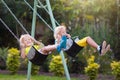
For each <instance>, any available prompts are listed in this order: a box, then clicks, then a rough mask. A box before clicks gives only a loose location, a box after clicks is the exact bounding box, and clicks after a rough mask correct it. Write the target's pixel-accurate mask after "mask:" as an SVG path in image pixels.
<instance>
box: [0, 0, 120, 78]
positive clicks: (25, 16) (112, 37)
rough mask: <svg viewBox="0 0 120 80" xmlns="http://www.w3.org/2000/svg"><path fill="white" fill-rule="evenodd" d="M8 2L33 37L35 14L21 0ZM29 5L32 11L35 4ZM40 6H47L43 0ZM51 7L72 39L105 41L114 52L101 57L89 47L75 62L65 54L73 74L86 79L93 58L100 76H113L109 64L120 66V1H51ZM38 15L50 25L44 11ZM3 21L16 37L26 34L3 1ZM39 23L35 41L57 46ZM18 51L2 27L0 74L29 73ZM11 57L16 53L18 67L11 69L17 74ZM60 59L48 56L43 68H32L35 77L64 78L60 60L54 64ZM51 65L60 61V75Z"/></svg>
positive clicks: (11, 38)
mask: <svg viewBox="0 0 120 80" xmlns="http://www.w3.org/2000/svg"><path fill="white" fill-rule="evenodd" d="M5 2H6V3H7V4H8V6H9V7H10V9H11V10H12V11H13V13H14V14H15V15H16V17H17V18H18V19H19V20H20V22H21V23H22V24H23V25H24V26H25V28H26V29H27V31H28V32H29V33H30V32H31V25H32V16H33V11H32V10H31V9H30V8H29V7H28V6H27V5H26V3H25V2H24V1H21V0H5ZM28 2H29V3H30V4H31V6H32V7H33V5H34V1H33V0H29V1H28ZM41 2H42V3H43V4H46V2H45V1H44V0H41ZM50 3H51V7H52V11H53V15H54V18H55V19H56V20H57V21H58V23H60V24H65V25H66V27H67V30H68V33H70V34H71V36H72V38H73V39H74V38H75V37H79V38H83V37H85V36H91V37H92V38H93V39H94V40H95V41H96V42H97V43H98V44H101V43H102V41H103V40H106V41H107V43H109V44H110V45H111V49H112V51H109V52H108V53H107V54H106V55H105V56H99V55H98V54H96V53H98V52H97V51H96V50H95V49H93V48H91V47H89V46H88V47H85V48H84V49H83V50H82V51H81V52H79V53H78V55H77V56H76V57H75V58H71V57H69V56H68V55H66V54H65V53H64V54H65V57H66V61H67V65H68V69H69V72H70V74H73V73H75V74H79V75H81V74H82V75H85V74H86V73H85V71H84V69H85V67H86V66H87V59H88V58H89V57H90V56H91V55H94V56H95V61H94V62H95V63H97V64H99V65H100V68H99V70H98V73H99V74H103V75H111V76H112V75H113V74H112V69H111V65H110V64H111V63H112V61H118V62H119V60H120V0H50ZM37 12H38V13H39V14H40V15H41V16H42V17H43V18H44V19H45V20H46V21H47V23H48V24H50V25H51V21H50V18H49V15H48V14H47V13H46V11H45V10H44V9H43V8H38V9H37ZM0 18H1V19H3V20H4V21H5V22H6V24H7V25H8V26H9V27H10V29H11V30H12V31H13V32H14V33H15V34H16V35H17V37H20V35H21V34H24V33H25V32H24V31H23V30H22V29H21V27H20V25H19V24H18V23H17V21H16V20H15V19H14V18H13V16H12V15H11V14H10V13H9V11H8V10H7V8H6V7H5V6H4V5H3V3H2V1H0ZM36 21H37V22H36V31H35V39H37V40H39V41H40V40H42V42H43V43H44V44H45V45H48V44H54V38H53V32H52V31H51V30H50V29H49V28H48V27H47V26H46V25H45V24H44V23H43V22H42V21H41V20H40V19H39V18H38V17H37V19H36ZM51 26H52V25H51ZM19 50H20V47H19V43H18V42H17V40H16V39H15V38H14V37H13V36H12V35H11V33H10V32H9V31H8V30H7V29H6V28H5V27H4V25H3V24H2V23H0V73H1V72H2V71H5V70H8V71H9V70H10V73H12V74H14V73H17V71H26V70H27V59H25V60H24V59H21V58H20V52H19ZM14 51H15V52H14ZM9 53H15V55H14V56H15V58H16V59H14V60H13V61H14V62H15V63H13V64H12V65H16V64H17V66H16V67H17V68H16V70H15V68H14V67H11V63H10V64H9V58H10V57H9V55H8V54H9ZM17 54H18V55H17ZM58 55H59V54H58V53H57V52H55V51H54V52H53V53H52V54H51V55H49V57H48V58H47V60H46V62H45V64H44V65H42V66H40V67H39V66H35V65H33V67H32V70H33V72H32V74H38V73H39V72H45V73H51V72H52V73H55V72H57V71H58V72H60V73H55V75H57V76H62V75H63V74H64V70H63V66H62V64H60V62H59V59H58V61H57V60H56V59H55V60H53V59H54V58H55V57H56V56H58ZM10 60H11V58H10ZM51 61H53V63H54V61H57V63H55V65H59V66H58V67H57V71H55V70H53V69H51V67H50V63H51ZM59 67H60V68H59ZM10 68H13V69H14V70H15V71H14V70H13V69H12V72H11V69H10ZM52 68H53V67H52ZM55 68H56V67H55ZM59 69H60V70H59ZM52 70H53V71H52ZM61 71H62V72H61ZM8 73H9V72H8Z"/></svg>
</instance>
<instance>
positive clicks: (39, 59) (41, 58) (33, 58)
mask: <svg viewBox="0 0 120 80" xmlns="http://www.w3.org/2000/svg"><path fill="white" fill-rule="evenodd" d="M47 56H48V55H44V54H42V53H40V52H38V50H36V49H35V47H33V46H32V47H31V49H30V51H29V53H28V55H27V58H28V59H29V61H30V62H32V63H33V64H35V65H39V66H40V65H42V64H43V63H44V62H45V60H46V58H47Z"/></svg>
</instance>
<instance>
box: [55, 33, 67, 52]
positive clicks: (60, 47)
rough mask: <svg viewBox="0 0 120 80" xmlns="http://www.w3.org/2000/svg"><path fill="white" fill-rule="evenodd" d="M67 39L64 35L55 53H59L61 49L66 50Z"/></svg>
mask: <svg viewBox="0 0 120 80" xmlns="http://www.w3.org/2000/svg"><path fill="white" fill-rule="evenodd" d="M66 42H67V37H66V36H65V35H64V36H62V38H61V40H60V44H59V45H58V46H57V51H58V52H60V51H61V50H62V49H63V48H66Z"/></svg>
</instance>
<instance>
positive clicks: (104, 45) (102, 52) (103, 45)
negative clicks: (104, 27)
mask: <svg viewBox="0 0 120 80" xmlns="http://www.w3.org/2000/svg"><path fill="white" fill-rule="evenodd" d="M106 44H107V43H106V41H103V43H102V45H101V46H100V51H99V52H100V55H104V54H105V52H106V50H105V48H106Z"/></svg>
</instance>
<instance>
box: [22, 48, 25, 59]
mask: <svg viewBox="0 0 120 80" xmlns="http://www.w3.org/2000/svg"><path fill="white" fill-rule="evenodd" d="M21 57H22V58H23V59H24V58H26V55H25V48H24V47H21Z"/></svg>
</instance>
